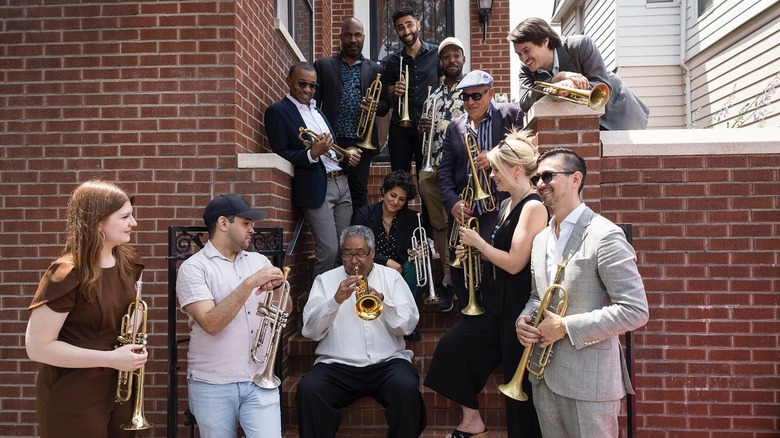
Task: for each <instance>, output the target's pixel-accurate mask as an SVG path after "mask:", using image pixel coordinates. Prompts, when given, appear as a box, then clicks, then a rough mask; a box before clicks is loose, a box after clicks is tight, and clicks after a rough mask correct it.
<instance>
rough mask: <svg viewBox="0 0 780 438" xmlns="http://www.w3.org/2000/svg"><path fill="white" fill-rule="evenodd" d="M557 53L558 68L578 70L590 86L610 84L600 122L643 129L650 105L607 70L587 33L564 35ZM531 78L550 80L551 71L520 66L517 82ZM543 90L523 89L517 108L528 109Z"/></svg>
mask: <svg viewBox="0 0 780 438" xmlns="http://www.w3.org/2000/svg"><path fill="white" fill-rule="evenodd" d="M555 53H557V54H558V68H559V71H570V72H575V73H580V74H582V75H583V76H585V77H586V78H588V81H589V82H590V84H591V87H593V86H594V85H595V84H607V85H608V86H609V88H610V96H609V102H607V106H606V107H605V108H604V115H603V116H601V120H599V124H600V125H601V127H602V128H603V129H605V130H608V131H618V130H628V129H645V128H646V127H647V116H648V115H649V114H650V109H648V108H647V106H645V104H644V103H642V101H641V100H639V98H638V97H636V95H634V93H632V92H631V90H629V89H628V87H627V86H626V85H624V84H623V81H622V80H621V79H620V77H618V75H616V74H614V73H612V72H611V71H607V69H606V67H605V66H604V60H603V59H602V58H601V53H600V52H599V49H598V48H597V47H596V45H595V44H594V43H593V40H591V39H590V37H589V36H587V35H576V36H570V37H567V38H564V39H563V41H562V44H561V46H559V47H557V48H556V49H555ZM534 81H543V82H549V81H550V75H549V74H547V73H544V72H531V70H529V69H528V67H525V66H523V67H521V72H520V85H523V86H527V87H533V85H534ZM542 96H543V95H542V94H540V93H535V92H532V91H528V90H525V89H523V91H522V92H521V95H520V108H522V109H523V111H525V112H528V110H529V109H530V108H531V105H533V104H534V102H536V101H537V100H539V99H541V98H542Z"/></svg>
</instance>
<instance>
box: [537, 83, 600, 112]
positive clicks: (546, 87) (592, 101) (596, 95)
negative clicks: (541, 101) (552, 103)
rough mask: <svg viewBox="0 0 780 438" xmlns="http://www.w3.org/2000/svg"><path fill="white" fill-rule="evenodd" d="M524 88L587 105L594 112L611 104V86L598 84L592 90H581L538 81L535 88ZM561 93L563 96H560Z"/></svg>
mask: <svg viewBox="0 0 780 438" xmlns="http://www.w3.org/2000/svg"><path fill="white" fill-rule="evenodd" d="M535 87H540V88H535ZM523 88H525V89H526V90H530V91H534V92H536V93H541V94H546V95H548V96H553V97H557V98H558V99H560V100H565V101H567V102H572V103H576V104H578V105H587V106H588V108H590V109H592V110H600V109H601V108H604V106H605V105H606V104H607V102H609V86H607V84H597V85H596V86H595V87H593V88H592V89H590V90H580V89H578V88H569V87H561V86H560V85H556V84H551V83H549V82H542V81H536V82H534V87H526V86H523ZM561 92H563V94H559V93H561Z"/></svg>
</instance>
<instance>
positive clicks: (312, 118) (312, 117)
mask: <svg viewBox="0 0 780 438" xmlns="http://www.w3.org/2000/svg"><path fill="white" fill-rule="evenodd" d="M287 98H288V99H290V101H291V102H292V103H294V104H295V107H296V108H298V112H299V113H300V114H301V117H302V118H303V123H305V124H306V128H308V129H310V130H312V131H313V132H314V133H316V134H322V133H330V129H328V122H326V121H325V118H324V117H322V114H321V113H320V112H319V111H318V110H317V102H316V101H315V100H314V99H312V100H310V101H309V104H308V105H304V104H302V103H300V102H298V101H297V100H296V99H295V98H294V97H292V96H291V95H289V94H288V95H287ZM325 153H326V154H327V155H328V156H329V157H331V158H332V159H330V160H328V159H323V160H322V163H323V164H324V165H325V172H336V171H339V170H341V167H340V166H339V165H338V164H336V161H335V160H336V154H335V153H333V150H332V149H331V150H329V151H328V152H325ZM306 155H307V156H308V157H309V162H311V163H316V162H317V161H318V160H319V157H318V158H317V159H314V158H312V157H311V149H309V150H308V151H307V152H306Z"/></svg>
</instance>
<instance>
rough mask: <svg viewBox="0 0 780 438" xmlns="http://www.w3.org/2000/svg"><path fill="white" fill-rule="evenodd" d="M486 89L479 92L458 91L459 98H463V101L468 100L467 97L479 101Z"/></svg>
mask: <svg viewBox="0 0 780 438" xmlns="http://www.w3.org/2000/svg"><path fill="white" fill-rule="evenodd" d="M488 90H489V89H488ZM488 90H485V91H483V92H481V93H463V92H461V93H460V98H461V99H463V102H464V103H465V102H468V101H469V99H472V100H474V102H479V101H480V100H482V96H484V95H485V94H486V93H487V92H488Z"/></svg>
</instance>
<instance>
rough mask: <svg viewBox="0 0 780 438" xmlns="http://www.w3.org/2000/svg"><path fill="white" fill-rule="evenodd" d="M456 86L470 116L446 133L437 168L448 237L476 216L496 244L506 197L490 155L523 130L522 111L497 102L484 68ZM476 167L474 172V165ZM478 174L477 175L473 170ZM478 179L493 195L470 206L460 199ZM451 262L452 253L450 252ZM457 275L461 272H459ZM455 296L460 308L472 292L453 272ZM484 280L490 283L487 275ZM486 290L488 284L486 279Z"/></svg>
mask: <svg viewBox="0 0 780 438" xmlns="http://www.w3.org/2000/svg"><path fill="white" fill-rule="evenodd" d="M457 88H458V89H459V90H461V93H460V97H461V99H462V100H463V110H464V111H465V112H466V114H463V115H462V116H460V117H458V118H457V119H455V120H453V121H452V122H451V123H450V124H449V126H447V131H446V132H445V135H444V143H443V146H442V156H441V163H440V164H439V190H440V191H441V198H442V202H443V203H444V208H445V210H446V211H447V213H448V222H449V228H448V235H449V234H450V233H451V232H452V227H459V226H460V225H461V224H462V223H463V222H464V221H467V220H468V219H469V218H471V217H476V218H477V220H478V221H479V231H480V235H481V236H482V238H483V239H485V241H486V242H488V243H489V244H491V245H492V244H493V240H492V239H491V237H490V236H491V234H492V233H493V228H494V227H495V225H496V221H497V218H498V209H497V208H496V207H497V206H498V205H499V204H500V201H501V200H502V199H503V198H504V196H503V195H502V196H497V193H496V187H495V183H494V182H493V181H492V179H491V178H490V177H489V175H490V163H489V162H488V159H487V151H489V150H490V149H492V148H493V147H494V146H495V145H497V144H498V143H499V142H500V141H501V140H503V139H504V137H506V135H507V133H508V132H509V131H510V130H511V129H513V128H517V129H520V128H522V127H523V114H524V113H523V111H522V110H520V108H519V107H518V106H517V105H514V104H511V103H495V102H493V101H492V99H493V94H494V91H493V77H492V76H490V74H488V73H487V72H484V71H482V70H474V71H472V72H471V73H469V74H467V75H466V76H465V77H464V78H463V79H462V80H461V81H460V82H459V83H458V86H457ZM467 135H468V136H470V138H473V139H476V145H477V148H476V150H473V151H472V152H471V154H469V155H471V159H469V156H468V155H467V151H466V141H465V138H466V136H467ZM472 161H473V163H474V166H473V170H472V166H471V162H472ZM475 171H476V175H475V174H474V172H475ZM477 178H479V179H480V186H481V188H482V189H483V190H488V188H490V193H492V195H491V196H490V197H489V198H488V199H485V200H483V201H476V202H469V201H470V200H464V199H462V198H461V194H462V193H463V189H464V188H465V187H466V186H468V187H470V188H471V190H472V191H474V192H476V190H475V188H476V183H475V181H476V179H477ZM450 259H451V260H454V254H452V253H451V257H450ZM488 268H490V266H489V264H488V263H483V266H482V272H490V270H489V269H488ZM456 271H457V270H456ZM451 277H452V288H453V292H454V293H455V295H456V296H457V298H458V301H459V303H460V306H461V308H462V307H465V306H466V304H467V303H468V290H467V289H466V285H465V281H464V278H463V275H462V274H459V273H457V272H454V271H453V272H452V273H451ZM485 277H486V278H485V279H486V280H487V279H488V278H487V276H485ZM482 286H487V284H485V282H484V281H483V283H482ZM444 300H445V301H444V303H443V304H442V306H443V307H444V308H446V306H447V305H448V303H449V302H450V301H451V300H452V297H451V296H450V297H444Z"/></svg>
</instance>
